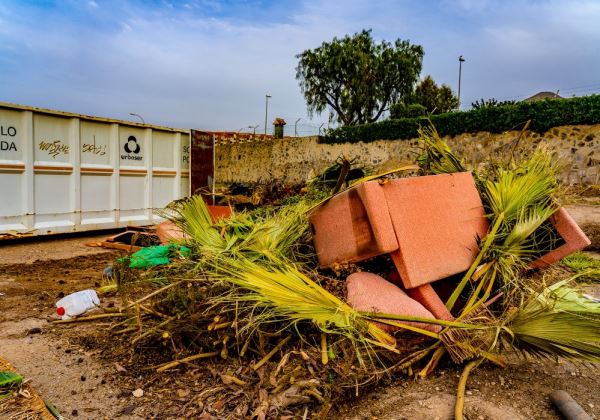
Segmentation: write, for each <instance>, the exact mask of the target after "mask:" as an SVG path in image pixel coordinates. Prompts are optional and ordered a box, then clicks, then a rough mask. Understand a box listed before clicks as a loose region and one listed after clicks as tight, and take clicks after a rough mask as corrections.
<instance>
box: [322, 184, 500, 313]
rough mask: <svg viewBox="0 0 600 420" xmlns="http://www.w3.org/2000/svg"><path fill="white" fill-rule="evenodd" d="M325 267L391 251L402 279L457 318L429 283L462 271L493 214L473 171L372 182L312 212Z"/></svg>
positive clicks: (424, 300)
mask: <svg viewBox="0 0 600 420" xmlns="http://www.w3.org/2000/svg"><path fill="white" fill-rule="evenodd" d="M310 222H311V225H312V228H313V232H314V244H315V248H316V251H317V257H318V259H319V263H320V265H321V267H331V266H334V265H335V264H341V263H347V262H358V261H363V260H365V259H368V258H372V257H374V256H377V255H382V254H387V253H389V254H390V255H391V257H392V260H393V262H394V265H395V266H396V269H397V270H398V273H399V275H400V280H401V285H402V286H403V287H404V288H405V289H406V290H407V291H408V293H409V295H411V296H412V297H413V298H414V299H416V300H417V301H419V302H420V303H421V304H423V306H425V307H426V308H427V309H428V310H429V311H430V312H432V313H433V314H435V316H436V317H437V318H439V319H452V315H451V314H450V312H449V311H448V310H447V309H446V308H445V306H444V304H443V302H442V301H441V299H440V298H439V297H438V295H437V294H436V293H435V291H434V290H433V288H431V286H430V283H432V282H434V281H437V280H440V279H443V278H446V277H449V276H451V275H453V274H457V273H460V272H463V271H465V270H467V269H468V268H469V266H470V265H471V264H472V263H473V260H474V259H475V256H476V255H477V252H478V250H479V247H478V245H477V239H478V238H482V237H484V236H485V235H486V233H487V230H488V221H487V219H486V217H485V213H484V209H483V204H482V202H481V198H480V197H479V193H478V191H477V188H476V187H475V182H474V180H473V176H472V175H471V173H469V172H462V173H454V174H443V175H432V176H421V177H413V178H401V179H394V180H391V181H386V182H379V181H369V182H365V183H362V184H360V185H358V186H357V187H354V188H351V189H349V190H347V191H344V192H343V193H341V194H339V195H337V196H335V197H333V198H332V199H331V200H329V201H328V202H327V203H325V204H323V205H322V206H321V207H320V208H319V209H318V210H317V211H315V212H314V213H313V214H312V215H311V217H310Z"/></svg>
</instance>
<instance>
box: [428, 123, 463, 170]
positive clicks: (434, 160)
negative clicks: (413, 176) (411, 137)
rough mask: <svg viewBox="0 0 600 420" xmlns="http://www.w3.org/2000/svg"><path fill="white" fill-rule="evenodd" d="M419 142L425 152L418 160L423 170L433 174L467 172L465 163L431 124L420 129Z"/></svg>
mask: <svg viewBox="0 0 600 420" xmlns="http://www.w3.org/2000/svg"><path fill="white" fill-rule="evenodd" d="M418 132H419V140H420V142H421V147H422V148H423V152H422V153H421V155H419V157H418V158H417V163H418V164H419V166H420V167H421V169H423V170H425V171H427V172H431V173H433V174H450V173H455V172H466V171H467V169H466V168H465V166H464V164H463V162H462V161H461V160H460V159H459V158H458V157H457V156H456V155H455V154H454V153H453V152H452V149H450V146H448V144H447V143H446V142H445V141H444V140H442V138H441V137H440V135H439V133H438V132H437V130H436V129H435V127H434V126H433V124H432V123H431V121H430V122H429V125H427V126H425V127H421V128H419V131H418Z"/></svg>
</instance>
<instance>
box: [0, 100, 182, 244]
mask: <svg viewBox="0 0 600 420" xmlns="http://www.w3.org/2000/svg"><path fill="white" fill-rule="evenodd" d="M189 150H190V130H183V129H174V128H167V127H158V126H153V125H149V124H137V123H133V122H127V121H118V120H110V119H106V118H97V117H90V116H85V115H79V114H71V113H66V112H59V111H51V110H45V109H38V108H33V107H27V106H20V105H13V104H8V103H3V102H0V238H2V237H5V238H6V237H14V236H24V235H26V236H29V235H47V234H53V233H64V232H77V231H86V230H94V229H108V228H116V227H122V226H126V225H148V224H153V223H155V222H156V221H157V220H158V219H159V218H158V217H157V216H156V215H155V214H154V210H155V209H159V208H163V207H164V206H165V205H166V204H168V203H169V202H170V201H172V200H175V199H178V198H181V197H185V196H187V195H189V185H190V183H189V160H190V159H189V156H190V153H189Z"/></svg>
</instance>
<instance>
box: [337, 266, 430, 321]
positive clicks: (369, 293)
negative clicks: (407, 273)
mask: <svg viewBox="0 0 600 420" xmlns="http://www.w3.org/2000/svg"><path fill="white" fill-rule="evenodd" d="M346 288H347V301H348V304H350V306H352V307H353V308H354V309H356V310H359V311H364V312H380V313H386V314H394V315H405V316H416V317H420V318H425V319H435V317H434V316H433V315H432V314H431V312H429V311H428V310H427V309H426V308H425V307H424V306H423V305H421V304H420V303H419V302H417V301H416V300H414V299H411V298H410V297H409V296H408V295H407V294H406V293H405V292H404V291H402V290H401V289H400V288H399V287H398V286H396V285H394V284H392V283H390V282H389V281H387V280H385V279H384V278H383V277H380V276H378V275H376V274H371V273H354V274H351V275H350V276H348V278H347V279H346ZM402 323H403V324H407V325H411V326H415V327H418V328H422V329H426V330H429V331H433V332H438V331H440V330H441V327H440V326H439V325H434V324H424V323H420V322H402ZM379 326H380V327H381V328H382V329H384V330H386V331H393V330H397V329H398V328H395V327H392V326H389V325H384V324H380V325H379Z"/></svg>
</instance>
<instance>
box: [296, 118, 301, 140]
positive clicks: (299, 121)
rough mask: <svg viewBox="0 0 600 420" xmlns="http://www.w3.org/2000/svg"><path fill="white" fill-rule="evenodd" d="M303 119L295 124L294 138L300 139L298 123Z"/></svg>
mask: <svg viewBox="0 0 600 420" xmlns="http://www.w3.org/2000/svg"><path fill="white" fill-rule="evenodd" d="M301 119H302V118H298V119H297V120H296V122H295V123H294V137H298V122H300V120H301Z"/></svg>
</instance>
